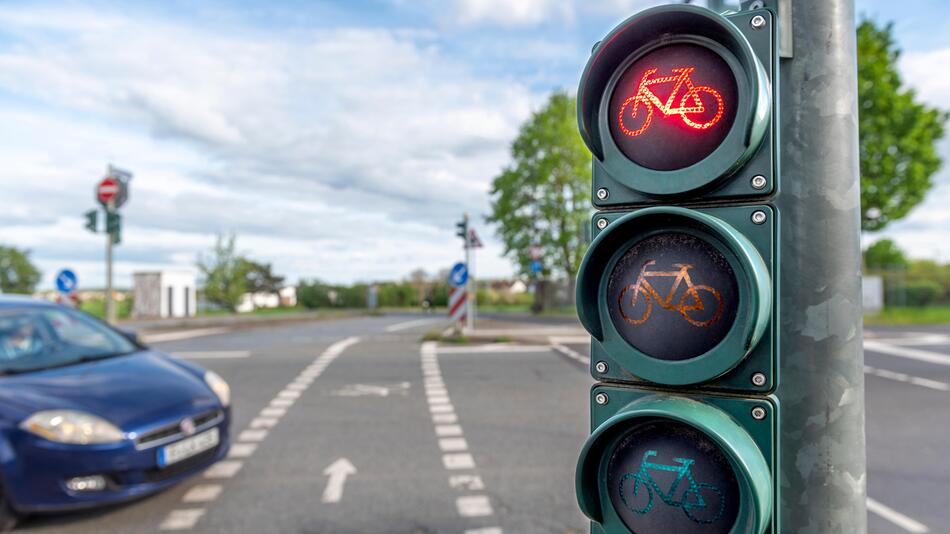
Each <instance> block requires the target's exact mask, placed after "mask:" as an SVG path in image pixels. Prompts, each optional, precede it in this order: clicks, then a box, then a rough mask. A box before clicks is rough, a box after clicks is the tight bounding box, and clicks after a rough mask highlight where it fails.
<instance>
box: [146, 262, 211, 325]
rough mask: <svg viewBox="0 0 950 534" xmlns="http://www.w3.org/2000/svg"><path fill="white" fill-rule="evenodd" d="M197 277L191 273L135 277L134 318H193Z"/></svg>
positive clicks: (149, 274) (178, 272)
mask: <svg viewBox="0 0 950 534" xmlns="http://www.w3.org/2000/svg"><path fill="white" fill-rule="evenodd" d="M197 278H198V277H197V274H196V273H195V272H194V271H188V270H166V271H149V272H138V273H133V274H132V280H133V295H134V296H133V301H132V302H133V306H132V317H162V318H164V317H193V316H194V315H195V311H196V309H197V306H196V292H197Z"/></svg>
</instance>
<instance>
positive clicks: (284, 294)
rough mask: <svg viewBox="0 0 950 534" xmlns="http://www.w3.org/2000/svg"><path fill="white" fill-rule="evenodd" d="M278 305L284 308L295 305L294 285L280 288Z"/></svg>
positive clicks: (295, 291) (295, 292)
mask: <svg viewBox="0 0 950 534" xmlns="http://www.w3.org/2000/svg"><path fill="white" fill-rule="evenodd" d="M279 293H280V305H281V306H284V307H285V308H293V307H294V306H296V305H297V288H296V286H287V287H282V288H280V292H279Z"/></svg>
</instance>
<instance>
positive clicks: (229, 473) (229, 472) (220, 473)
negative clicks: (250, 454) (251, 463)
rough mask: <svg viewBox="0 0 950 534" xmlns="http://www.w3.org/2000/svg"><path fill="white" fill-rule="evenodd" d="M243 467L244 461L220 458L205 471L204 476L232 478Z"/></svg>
mask: <svg viewBox="0 0 950 534" xmlns="http://www.w3.org/2000/svg"><path fill="white" fill-rule="evenodd" d="M242 467H244V462H239V461H237V460H221V461H220V462H218V463H216V464H214V465H212V466H211V467H209V468H208V469H207V470H206V471H205V478H233V477H234V475H236V474H238V471H240V470H241V468H242Z"/></svg>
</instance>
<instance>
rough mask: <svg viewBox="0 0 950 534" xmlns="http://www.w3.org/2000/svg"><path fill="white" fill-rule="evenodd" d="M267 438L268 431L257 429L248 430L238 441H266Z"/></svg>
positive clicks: (242, 433)
mask: <svg viewBox="0 0 950 534" xmlns="http://www.w3.org/2000/svg"><path fill="white" fill-rule="evenodd" d="M266 437H267V430H266V429H263V428H261V429H257V430H252V429H248V430H245V431H243V432H241V435H239V436H238V441H264V438H266Z"/></svg>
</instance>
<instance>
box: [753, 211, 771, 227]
mask: <svg viewBox="0 0 950 534" xmlns="http://www.w3.org/2000/svg"><path fill="white" fill-rule="evenodd" d="M766 219H768V215H766V214H765V212H764V211H762V210H755V211H753V212H752V222H754V223H755V224H763V223H764V222H765V220H766Z"/></svg>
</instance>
